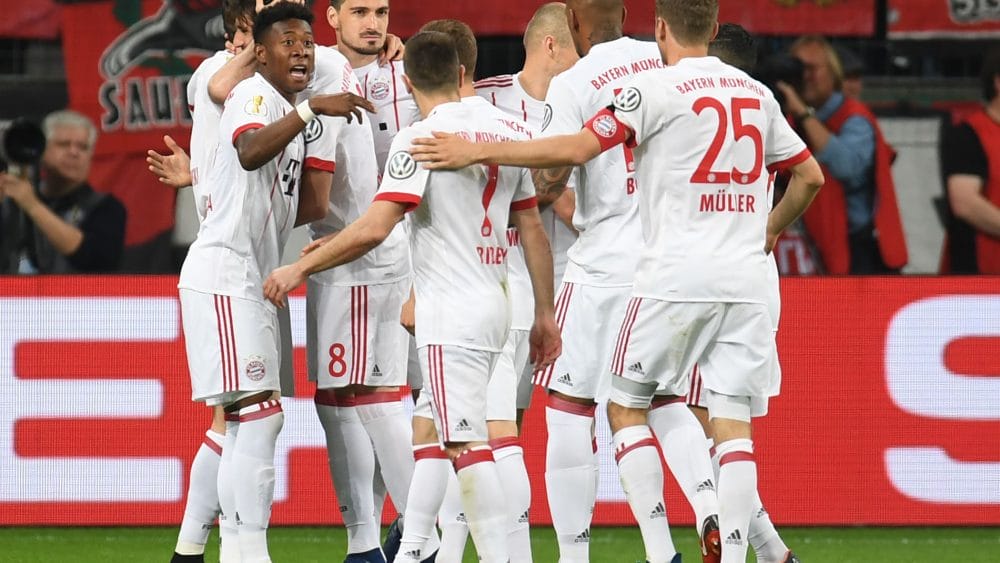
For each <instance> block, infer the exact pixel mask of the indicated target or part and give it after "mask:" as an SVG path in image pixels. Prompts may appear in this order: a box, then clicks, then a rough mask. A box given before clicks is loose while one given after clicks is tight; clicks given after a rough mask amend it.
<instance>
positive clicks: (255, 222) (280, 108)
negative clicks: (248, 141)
mask: <svg viewBox="0 0 1000 563" xmlns="http://www.w3.org/2000/svg"><path fill="white" fill-rule="evenodd" d="M290 111H295V109H294V107H292V105H291V104H290V103H288V101H287V100H286V99H285V98H284V97H283V96H282V95H281V94H279V93H278V91H277V90H275V89H274V87H273V86H271V84H270V83H268V81H267V80H265V79H264V77H262V76H261V75H259V74H255V75H253V76H252V77H250V78H248V79H246V80H244V81H243V82H240V83H239V84H238V85H237V86H236V87H235V88H234V89H233V91H232V92H230V94H229V97H228V98H227V100H226V103H225V105H224V109H223V111H222V121H221V123H220V124H219V138H218V148H217V152H216V155H215V163H214V165H213V166H212V169H211V170H210V171H209V173H208V175H207V176H206V177H205V178H204V179H203V181H202V182H201V184H200V185H201V187H202V189H203V190H204V193H205V198H206V199H205V219H204V221H202V223H201V228H200V229H199V230H198V238H197V239H196V240H195V241H194V243H193V244H192V245H191V248H190V249H189V250H188V254H187V258H186V259H185V260H184V266H183V267H182V268H181V275H180V282H179V283H178V287H180V288H182V289H192V290H195V291H201V292H205V293H214V294H219V295H229V296H232V297H239V298H242V299H253V300H256V301H263V300H264V294H263V282H264V279H265V278H266V277H267V275H269V274H270V273H271V271H272V270H274V269H275V268H277V267H278V265H279V264H280V262H281V250H282V249H283V248H284V246H285V242H287V240H288V234H289V233H290V232H291V230H292V227H293V226H294V224H295V214H296V211H297V210H298V201H299V194H298V191H299V179H300V176H301V173H302V159H303V155H304V145H305V142H304V139H303V136H302V135H297V136H296V137H295V138H294V139H293V140H292V141H291V142H290V143H289V144H288V146H287V147H285V149H284V150H283V151H281V153H279V154H278V156H277V157H275V158H274V159H272V160H270V161H269V162H267V163H266V164H264V165H263V166H261V167H260V168H258V169H257V170H254V171H247V170H244V169H243V167H242V166H241V165H240V162H239V158H238V155H237V152H236V147H235V146H234V143H235V142H236V139H237V137H239V135H240V134H242V133H244V132H246V131H250V130H254V129H261V128H263V127H265V126H266V125H268V124H270V123H273V122H275V121H277V120H279V119H281V118H282V117H283V116H284V115H285V114H287V113H288V112H290Z"/></svg>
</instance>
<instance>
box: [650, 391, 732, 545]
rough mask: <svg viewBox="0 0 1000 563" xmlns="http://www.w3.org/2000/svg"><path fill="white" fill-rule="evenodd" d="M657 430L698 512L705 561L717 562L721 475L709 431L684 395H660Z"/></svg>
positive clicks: (655, 405)
mask: <svg viewBox="0 0 1000 563" xmlns="http://www.w3.org/2000/svg"><path fill="white" fill-rule="evenodd" d="M648 421H649V427H650V428H651V429H652V430H653V434H654V435H655V436H656V440H657V442H659V444H660V450H661V451H662V452H663V458H664V460H665V461H666V462H667V467H669V468H670V472H671V473H673V475H674V478H675V479H676V480H677V484H678V485H679V486H680V488H681V491H683V492H684V496H685V498H687V500H688V503H689V504H690V505H691V508H692V510H694V514H695V524H696V525H695V529H696V531H697V534H698V539H699V541H700V542H701V547H702V559H703V561H704V563H715V562H717V561H718V560H719V557H721V555H722V548H721V546H720V540H719V497H718V495H717V493H716V482H717V480H718V476H717V475H716V474H715V471H714V470H713V468H712V459H711V454H710V453H709V445H708V443H707V438H706V431H705V430H704V429H703V428H702V426H701V424H700V423H699V422H698V419H697V418H696V417H695V415H694V413H692V412H691V410H690V409H688V406H687V404H686V403H685V398H684V397H679V396H676V395H657V396H655V397H654V398H653V402H652V405H651V406H650V411H649V416H648Z"/></svg>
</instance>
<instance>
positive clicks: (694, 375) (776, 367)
mask: <svg viewBox="0 0 1000 563" xmlns="http://www.w3.org/2000/svg"><path fill="white" fill-rule="evenodd" d="M767 366H768V367H767V369H768V370H769V371H770V372H771V384H772V385H773V387H772V388H771V389H769V390H768V394H767V397H754V398H753V401H752V402H751V406H752V409H751V410H752V412H753V416H764V415H765V414H767V399H768V397H775V396H777V395H778V393H779V391H780V390H781V362H780V361H778V343H777V342H775V343H774V347H773V348H772V350H771V358H770V359H769V361H768V363H767ZM714 369H716V367H715V366H714V365H713V364H712V362H711V360H709V361H707V362H706V363H705V364H695V365H694V367H693V368H692V369H691V385H690V388H689V390H688V393H687V397H686V402H687V404H688V406H690V407H701V408H703V409H707V408H708V394H707V393H705V379H704V377H703V372H704V371H712V370H714ZM657 394H658V395H659V394H661V393H660V391H657Z"/></svg>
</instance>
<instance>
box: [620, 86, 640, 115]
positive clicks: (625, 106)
mask: <svg viewBox="0 0 1000 563" xmlns="http://www.w3.org/2000/svg"><path fill="white" fill-rule="evenodd" d="M641 103H642V94H640V93H639V91H638V90H636V89H635V88H626V89H624V90H622V91H621V93H620V94H618V95H617V96H616V97H615V109H619V110H621V111H635V108H637V107H639V104H641Z"/></svg>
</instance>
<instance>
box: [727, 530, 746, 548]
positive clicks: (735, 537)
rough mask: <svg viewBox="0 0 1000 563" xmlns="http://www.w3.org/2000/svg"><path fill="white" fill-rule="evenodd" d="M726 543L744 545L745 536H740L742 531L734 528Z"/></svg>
mask: <svg viewBox="0 0 1000 563" xmlns="http://www.w3.org/2000/svg"><path fill="white" fill-rule="evenodd" d="M726 543H727V544H729V545H743V537H742V536H740V531H739V530H733V533H731V534H729V536H728V537H727V538H726Z"/></svg>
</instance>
